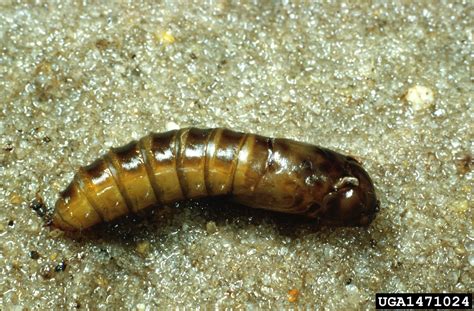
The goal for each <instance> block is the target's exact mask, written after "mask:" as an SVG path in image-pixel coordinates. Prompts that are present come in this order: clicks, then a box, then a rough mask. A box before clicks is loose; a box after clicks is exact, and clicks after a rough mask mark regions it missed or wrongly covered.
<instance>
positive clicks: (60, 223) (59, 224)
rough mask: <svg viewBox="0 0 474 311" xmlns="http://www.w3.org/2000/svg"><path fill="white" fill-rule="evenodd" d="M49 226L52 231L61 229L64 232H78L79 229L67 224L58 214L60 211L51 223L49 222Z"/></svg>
mask: <svg viewBox="0 0 474 311" xmlns="http://www.w3.org/2000/svg"><path fill="white" fill-rule="evenodd" d="M48 225H49V226H50V227H51V229H60V230H63V231H77V228H75V227H73V226H71V225H70V224H68V223H66V222H65V221H64V220H63V219H62V218H61V216H60V215H59V214H58V211H57V210H56V211H54V214H53V216H52V218H51V219H50V221H48Z"/></svg>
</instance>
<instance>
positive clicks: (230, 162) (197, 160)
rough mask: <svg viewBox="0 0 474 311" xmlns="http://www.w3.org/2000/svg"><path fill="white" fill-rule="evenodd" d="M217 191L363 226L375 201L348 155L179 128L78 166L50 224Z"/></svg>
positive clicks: (80, 223) (81, 223)
mask: <svg viewBox="0 0 474 311" xmlns="http://www.w3.org/2000/svg"><path fill="white" fill-rule="evenodd" d="M221 195H226V196H229V197H231V198H232V199H233V200H235V201H237V202H239V203H241V204H244V205H247V206H250V207H255V208H263V209H268V210H273V211H278V212H284V213H291V214H302V215H305V216H307V217H310V218H318V219H320V220H321V221H322V222H323V223H326V224H333V225H368V224H369V223H370V222H371V221H372V219H373V218H374V217H375V213H376V211H377V208H378V201H377V199H376V196H375V191H374V186H373V183H372V181H371V179H370V177H369V176H368V174H367V173H366V172H365V170H364V169H363V168H362V167H361V166H360V165H359V163H358V162H357V161H355V160H354V159H353V158H351V157H347V156H344V155H341V154H339V153H336V152H334V151H331V150H328V149H325V148H321V147H317V146H313V145H309V144H305V143H300V142H296V141H293V140H289V139H274V138H268V137H263V136H259V135H255V134H245V133H238V132H234V131H231V130H227V129H221V128H217V129H198V128H186V129H180V130H175V131H170V132H165V133H153V134H150V135H148V136H145V137H143V138H142V139H140V141H138V142H137V141H133V142H131V143H129V144H128V145H126V146H123V147H120V148H112V149H111V150H110V152H109V153H108V154H107V155H105V156H103V157H101V158H99V159H98V160H96V161H95V162H94V163H92V164H91V165H89V166H86V167H83V168H80V169H79V171H78V173H77V174H76V175H75V176H74V179H73V181H72V182H71V183H70V184H69V186H68V187H67V188H66V190H65V191H64V192H62V193H61V196H60V198H59V200H58V201H57V203H56V208H55V211H54V214H53V222H52V224H53V226H55V227H57V228H60V229H63V230H68V231H74V230H82V229H86V228H89V227H91V226H93V225H95V224H97V223H100V222H103V221H111V220H114V219H116V218H118V217H120V216H123V215H125V214H128V213H136V212H138V211H140V210H142V209H144V208H146V207H148V206H151V205H155V204H158V205H159V204H168V203H172V202H176V201H179V200H185V199H193V198H199V197H205V196H221Z"/></svg>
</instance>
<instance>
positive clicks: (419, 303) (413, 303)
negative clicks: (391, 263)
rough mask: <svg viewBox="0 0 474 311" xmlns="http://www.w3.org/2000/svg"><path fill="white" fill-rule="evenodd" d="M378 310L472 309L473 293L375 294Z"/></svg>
mask: <svg viewBox="0 0 474 311" xmlns="http://www.w3.org/2000/svg"><path fill="white" fill-rule="evenodd" d="M375 308H376V309H428V308H429V309H472V293H467V294H466V293H462V294H461V293H457V294H454V293H450V294H405V293H404V294H396V293H393V294H388V293H383V294H375Z"/></svg>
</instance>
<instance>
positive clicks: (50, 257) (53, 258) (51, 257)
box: [49, 253, 58, 261]
mask: <svg viewBox="0 0 474 311" xmlns="http://www.w3.org/2000/svg"><path fill="white" fill-rule="evenodd" d="M56 258H58V253H52V254H51V256H49V259H51V261H54V260H56Z"/></svg>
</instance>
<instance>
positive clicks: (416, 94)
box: [405, 85, 434, 111]
mask: <svg viewBox="0 0 474 311" xmlns="http://www.w3.org/2000/svg"><path fill="white" fill-rule="evenodd" d="M405 99H406V100H407V101H408V102H409V103H410V104H411V106H412V108H413V109H414V110H415V111H420V110H424V109H428V108H429V107H430V106H431V105H432V104H433V102H434V94H433V91H432V90H431V89H429V88H427V87H426V86H421V85H415V86H413V87H411V88H409V89H408V91H407V94H406V95H405Z"/></svg>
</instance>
